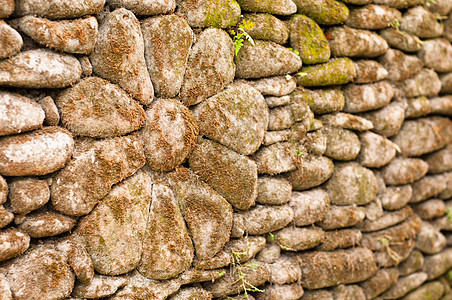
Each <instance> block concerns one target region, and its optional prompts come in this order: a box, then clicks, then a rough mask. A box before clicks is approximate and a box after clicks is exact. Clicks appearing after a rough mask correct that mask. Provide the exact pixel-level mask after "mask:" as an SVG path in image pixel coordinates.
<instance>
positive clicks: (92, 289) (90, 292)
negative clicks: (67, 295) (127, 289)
mask: <svg viewBox="0 0 452 300" xmlns="http://www.w3.org/2000/svg"><path fill="white" fill-rule="evenodd" d="M126 283H127V279H126V278H125V277H119V276H118V277H113V276H104V275H94V277H93V279H92V281H91V282H90V283H80V282H77V283H76V284H75V286H74V289H73V290H72V296H74V297H78V298H87V299H93V298H94V299H97V298H103V297H108V296H111V295H113V294H114V293H115V292H116V291H117V290H118V289H120V288H122V287H124V286H125V285H126Z"/></svg>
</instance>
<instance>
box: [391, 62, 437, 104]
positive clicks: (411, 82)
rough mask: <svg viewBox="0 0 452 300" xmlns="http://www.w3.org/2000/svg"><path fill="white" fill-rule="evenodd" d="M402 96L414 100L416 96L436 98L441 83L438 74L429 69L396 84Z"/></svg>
mask: <svg viewBox="0 0 452 300" xmlns="http://www.w3.org/2000/svg"><path fill="white" fill-rule="evenodd" d="M396 87H397V88H398V89H399V90H400V91H401V93H402V96H404V97H406V98H414V97H418V96H427V97H429V96H436V95H437V94H438V93H439V91H440V90H441V81H440V80H439V77H438V74H436V72H435V71H433V70H431V69H426V68H424V69H422V70H421V71H420V72H418V73H417V74H415V75H414V76H412V77H410V78H408V79H406V80H404V81H401V82H398V83H396Z"/></svg>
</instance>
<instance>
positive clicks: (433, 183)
mask: <svg viewBox="0 0 452 300" xmlns="http://www.w3.org/2000/svg"><path fill="white" fill-rule="evenodd" d="M445 177H446V176H445V175H443V174H439V175H429V176H424V177H422V178H421V179H419V180H418V181H416V182H414V183H413V184H412V187H413V196H412V197H411V200H410V202H411V203H418V202H422V201H424V200H427V199H429V198H433V197H435V196H438V195H439V194H441V193H442V192H443V191H444V190H445V189H446V188H447V185H446V183H447V180H446V178H445Z"/></svg>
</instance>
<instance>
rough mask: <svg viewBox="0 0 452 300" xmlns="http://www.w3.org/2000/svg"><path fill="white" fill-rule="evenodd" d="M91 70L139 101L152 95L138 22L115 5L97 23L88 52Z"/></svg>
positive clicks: (145, 101)
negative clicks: (91, 50) (95, 36)
mask: <svg viewBox="0 0 452 300" xmlns="http://www.w3.org/2000/svg"><path fill="white" fill-rule="evenodd" d="M89 58H90V61H91V64H92V66H93V71H94V74H96V75H98V76H100V77H102V78H105V79H107V80H109V81H111V82H112V83H116V84H118V85H119V86H120V87H121V88H123V89H124V90H125V91H126V92H127V93H129V94H130V95H131V96H132V97H133V98H135V99H137V100H138V101H139V102H140V103H141V104H145V105H147V104H149V103H150V102H151V101H152V99H153V97H154V89H153V87H152V82H151V78H150V77H149V72H148V69H147V67H146V61H145V58H144V41H143V35H142V33H141V28H140V22H139V21H138V19H137V18H136V17H135V15H134V14H133V13H132V12H131V11H129V10H127V9H125V8H120V9H117V10H115V11H113V12H111V13H109V14H107V15H106V16H105V18H104V19H103V20H102V22H100V24H99V38H98V39H97V43H96V47H95V48H94V51H93V52H92V53H91V55H90V57H89Z"/></svg>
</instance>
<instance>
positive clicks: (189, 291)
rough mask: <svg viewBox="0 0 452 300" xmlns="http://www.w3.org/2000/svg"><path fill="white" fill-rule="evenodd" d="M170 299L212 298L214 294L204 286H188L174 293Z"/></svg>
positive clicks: (205, 299) (208, 299)
mask: <svg viewBox="0 0 452 300" xmlns="http://www.w3.org/2000/svg"><path fill="white" fill-rule="evenodd" d="M168 299H169V300H189V299H199V300H210V299H212V294H211V293H210V292H208V291H206V290H204V289H202V288H198V287H188V288H182V289H180V290H179V291H178V292H177V293H176V294H174V295H172V296H171V297H170V298H168Z"/></svg>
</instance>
